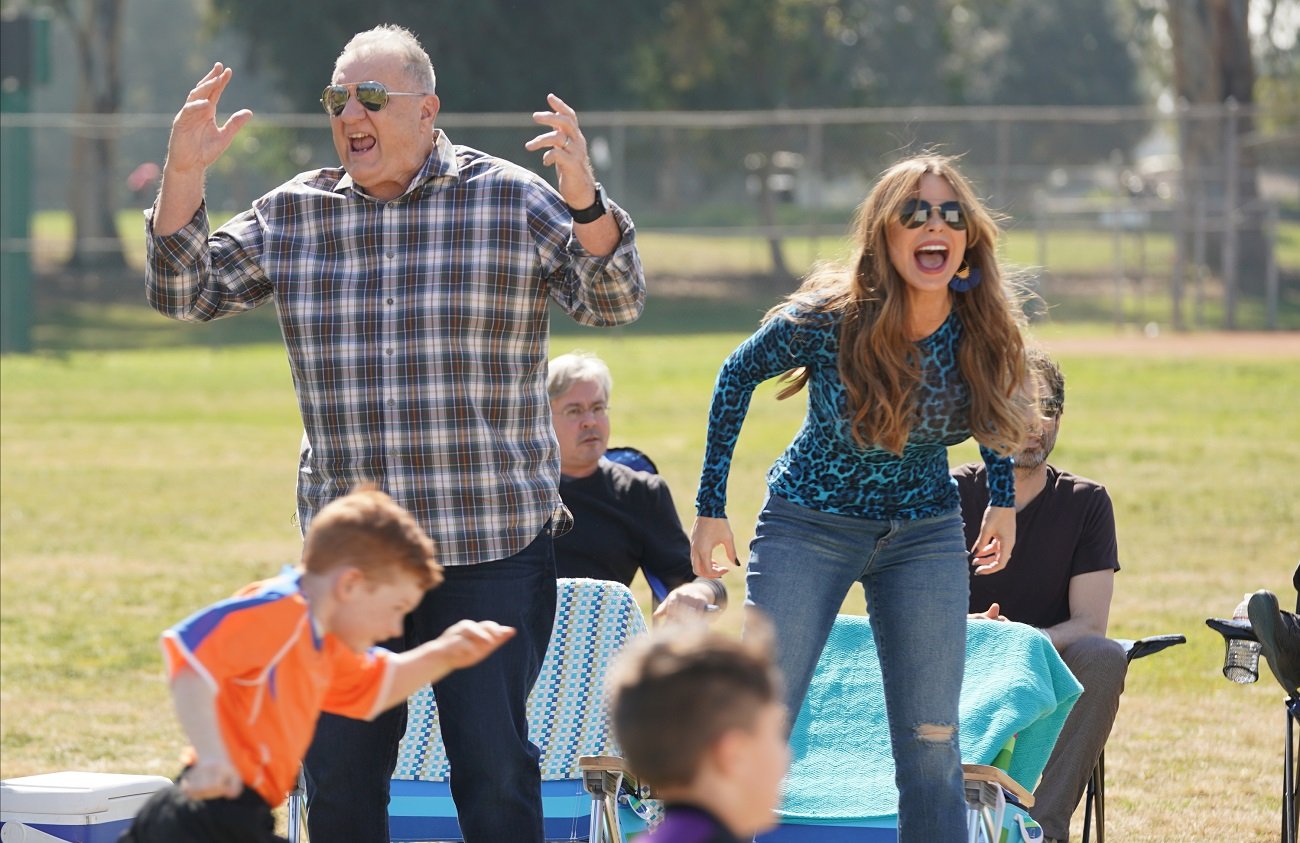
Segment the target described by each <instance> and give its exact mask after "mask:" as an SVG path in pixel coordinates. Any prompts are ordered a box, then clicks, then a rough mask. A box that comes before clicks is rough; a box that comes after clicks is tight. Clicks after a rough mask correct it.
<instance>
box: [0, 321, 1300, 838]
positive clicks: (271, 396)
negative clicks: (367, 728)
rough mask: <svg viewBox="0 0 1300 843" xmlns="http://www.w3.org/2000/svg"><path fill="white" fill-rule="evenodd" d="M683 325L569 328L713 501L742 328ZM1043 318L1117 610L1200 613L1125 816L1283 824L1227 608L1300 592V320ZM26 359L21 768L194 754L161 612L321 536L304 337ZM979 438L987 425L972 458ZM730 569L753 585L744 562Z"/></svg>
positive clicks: (756, 485) (1158, 626)
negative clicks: (1105, 505) (1111, 507)
mask: <svg viewBox="0 0 1300 843" xmlns="http://www.w3.org/2000/svg"><path fill="white" fill-rule="evenodd" d="M725 306H726V303H725V302H724V303H722V304H721V305H719V307H720V310H719V311H718V315H719V316H721V315H723V313H724V310H723V309H722V308H725ZM731 315H733V316H734V314H731ZM154 318H155V319H156V320H157V322H156V323H155V324H157V325H163V324H165V323H163V322H162V320H161V318H160V317H154ZM746 320H747V321H748V322H749V323H750V324H752V321H753V320H752V316H747V317H746ZM237 322H239V320H233V321H232V322H231V323H230V324H232V325H233V324H234V323H237ZM671 322H672V319H671V317H669V316H668V315H667V314H665V315H664V318H663V322H662V324H663V329H662V330H657V329H655V328H654V324H656V323H652V324H650V325H647V326H646V327H645V328H643V329H641V330H631V329H629V330H623V331H618V332H599V331H580V332H575V331H568V330H566V331H565V332H564V333H563V334H562V335H558V336H557V337H555V339H554V342H553V351H554V352H555V353H559V352H561V351H566V350H569V349H571V348H574V347H581V348H586V349H589V350H592V351H596V352H598V353H600V354H601V355H602V356H604V357H605V359H607V360H608V361H609V362H610V364H611V367H612V369H613V373H614V377H615V394H614V397H613V402H612V403H613V423H614V437H613V439H614V442H615V443H616V444H617V443H628V444H636V445H637V446H639V447H641V448H643V449H645V450H647V451H648V452H650V453H651V454H652V455H653V456H654V458H655V459H656V461H657V462H658V464H659V465H660V467H661V469H662V471H663V473H664V475H665V476H666V478H667V479H668V481H669V482H670V484H671V486H672V488H673V489H674V490H676V494H677V504H678V507H679V509H680V510H681V512H682V516H683V519H684V520H685V521H686V522H687V523H689V518H690V512H691V499H692V497H693V492H694V487H695V480H696V475H697V472H698V468H699V460H700V454H701V443H702V441H703V436H704V419H705V416H706V411H707V404H708V400H709V393H710V387H711V384H712V380H713V377H714V375H715V373H716V369H717V366H718V364H719V362H720V361H721V360H722V358H723V357H724V356H725V355H726V353H727V352H728V351H729V350H730V349H731V348H732V347H734V345H735V344H736V342H737V341H738V340H739V339H740V338H741V336H742V335H741V334H738V333H735V332H732V331H727V332H721V333H680V332H674V331H672V330H671V327H672V325H671ZM145 327H147V326H146V325H145V324H144V323H143V322H142V324H141V328H142V329H144V328H145ZM191 330H196V331H201V330H204V329H191ZM1042 333H1043V337H1044V340H1045V341H1046V343H1047V344H1048V346H1049V348H1055V349H1057V350H1058V356H1059V357H1060V359H1061V361H1062V363H1063V365H1064V368H1065V371H1066V374H1067V377H1068V379H1069V396H1070V397H1069V406H1068V412H1067V414H1066V416H1065V422H1064V429H1063V431H1062V434H1061V441H1060V445H1059V448H1058V451H1057V454H1056V457H1055V459H1054V462H1057V463H1058V464H1060V465H1063V466H1067V467H1069V468H1070V469H1072V470H1074V471H1076V472H1078V473H1081V474H1085V475H1088V476H1091V477H1094V478H1097V479H1099V480H1103V481H1105V482H1106V483H1107V485H1108V486H1109V488H1110V490H1111V493H1112V495H1113V497H1114V500H1115V504H1116V513H1117V519H1118V526H1119V533H1120V542H1121V555H1122V559H1123V562H1124V571H1123V573H1122V574H1121V575H1120V576H1119V579H1118V584H1117V594H1116V598H1115V608H1114V611H1113V613H1112V627H1111V634H1112V635H1116V636H1121V637H1138V636H1142V635H1147V634H1155V633H1164V632H1182V633H1184V634H1186V635H1187V637H1188V644H1187V645H1186V646H1183V647H1178V648H1175V649H1173V650H1170V651H1168V652H1166V653H1164V654H1161V655H1160V656H1157V657H1155V658H1152V659H1149V660H1147V661H1145V662H1140V663H1138V664H1136V665H1135V666H1134V668H1133V671H1132V673H1131V674H1130V677H1129V681H1128V687H1127V690H1126V693H1125V697H1124V702H1123V705H1122V708H1121V711H1120V717H1119V722H1118V723H1117V725H1116V728H1115V733H1114V735H1113V737H1112V738H1111V741H1110V744H1109V746H1108V749H1107V766H1108V775H1107V783H1108V791H1109V798H1108V804H1109V812H1108V813H1109V823H1108V830H1109V832H1110V834H1111V836H1112V838H1113V839H1116V840H1125V841H1133V842H1134V843H1157V841H1159V842H1160V843H1163V841H1171V840H1205V841H1218V840H1229V839H1231V840H1236V841H1256V842H1257V843H1262V841H1267V840H1275V839H1277V828H1278V793H1279V791H1280V782H1281V775H1280V774H1281V764H1282V751H1281V738H1282V728H1283V720H1282V711H1281V706H1280V705H1279V703H1280V701H1281V691H1280V689H1278V687H1277V686H1276V684H1275V683H1274V682H1273V681H1272V679H1271V676H1270V675H1269V674H1267V672H1265V674H1264V676H1263V678H1262V680H1261V681H1260V682H1259V683H1258V684H1257V685H1253V686H1245V687H1239V686H1234V685H1232V684H1230V683H1229V682H1227V681H1226V680H1225V679H1224V678H1223V677H1222V675H1220V673H1219V666H1220V665H1221V663H1222V656H1223V652H1222V645H1221V643H1220V640H1219V638H1218V636H1217V635H1216V634H1214V633H1212V632H1210V631H1209V630H1208V629H1206V627H1205V626H1204V623H1203V621H1204V618H1206V617H1208V616H1222V615H1225V614H1226V613H1229V612H1231V610H1232V607H1233V606H1234V605H1235V604H1236V602H1237V601H1238V600H1239V599H1240V597H1241V594H1242V593H1243V592H1245V591H1253V590H1254V589H1256V588H1260V587H1268V588H1271V589H1273V590H1274V591H1276V592H1277V593H1278V594H1279V595H1280V596H1281V597H1282V602H1283V603H1284V604H1287V603H1289V602H1290V601H1291V599H1292V598H1293V596H1294V595H1293V592H1292V591H1291V590H1290V587H1289V580H1290V572H1291V570H1292V569H1293V568H1294V567H1295V565H1296V564H1297V562H1298V561H1300V478H1298V477H1297V474H1296V471H1297V467H1300V426H1297V424H1296V419H1297V418H1300V380H1298V379H1297V371H1300V343H1298V342H1297V341H1296V337H1295V336H1293V335H1291V336H1288V335H1282V336H1278V335H1275V336H1273V337H1271V338H1265V339H1263V340H1260V341H1258V342H1257V343H1255V344H1253V345H1248V344H1244V343H1241V344H1237V345H1234V343H1233V341H1232V340H1231V339H1229V340H1227V341H1222V340H1218V339H1212V338H1209V337H1200V338H1197V337H1192V338H1190V339H1188V338H1183V339H1182V340H1179V339H1177V338H1175V339H1169V338H1165V337H1162V338H1161V339H1159V340H1155V341H1151V342H1149V343H1140V342H1139V343H1137V344H1136V345H1135V342H1137V341H1133V340H1126V341H1124V342H1117V341H1116V339H1115V338H1114V335H1113V331H1108V330H1106V329H1102V330H1089V329H1066V328H1045V329H1042ZM271 339H272V340H273V339H274V337H273V336H272V337H271ZM0 369H2V374H3V377H2V379H0V384H2V389H0V544H2V546H3V565H2V566H0V707H2V711H0V750H2V751H0V776H2V777H5V778H8V777H12V776H17V775H24V774H30V773H36V772H44V771H52V770H59V769H80V770H102V771H111V772H138V773H155V774H162V775H168V774H172V773H174V772H175V768H176V764H177V761H176V756H177V752H178V750H179V747H180V744H181V734H180V731H179V729H178V727H177V726H176V725H175V721H174V718H173V716H172V714H171V711H170V708H169V704H168V702H167V696H166V690H165V687H164V684H163V680H162V672H161V661H160V657H159V651H158V646H157V635H158V633H159V631H160V630H161V629H163V628H164V627H165V626H167V625H169V624H171V623H173V622H175V621H176V620H178V619H180V618H181V617H183V616H185V615H186V614H188V613H189V612H190V611H191V610H193V609H194V608H197V607H199V606H200V605H203V604H205V603H208V602H210V601H213V600H216V599H218V598H220V597H223V596H225V595H226V594H228V593H229V592H230V591H231V590H232V589H234V588H235V587H237V586H239V585H241V584H243V583H244V582H246V581H248V580H251V579H253V578H258V577H262V576H265V575H268V574H272V573H274V572H275V571H276V570H277V569H278V568H279V566H281V565H282V564H285V563H290V562H293V561H294V559H295V557H296V554H297V550H298V545H299V540H298V535H297V530H296V527H295V526H294V525H293V524H292V523H291V521H290V515H291V512H292V511H293V507H294V496H293V483H294V465H295V458H296V454H297V448H298V437H299V431H300V427H299V422H298V419H297V410H296V406H295V403H294V398H293V390H292V386H291V384H290V380H289V375H288V369H287V366H286V364H285V361H284V357H283V352H282V350H281V349H280V348H279V347H278V345H276V344H274V343H273V342H269V343H265V344H253V345H223V344H212V345H206V344H204V343H202V342H200V344H199V345H196V346H191V347H185V348H168V349H158V348H146V349H139V350H126V351H114V352H105V353H86V352H75V351H67V352H64V353H61V354H58V355H45V356H28V357H14V356H9V357H4V358H2V359H0ZM771 395H772V391H771V389H770V388H768V387H764V388H763V389H761V390H760V394H759V395H758V396H757V397H756V399H755V401H754V405H753V410H752V411H751V414H750V418H749V420H748V422H747V424H746V427H745V430H744V433H743V435H742V439H741V442H740V446H739V449H738V453H737V460H736V464H735V469H734V471H733V475H732V482H731V487H730V488H731V503H730V511H731V513H732V525H733V528H734V529H735V531H736V534H737V540H738V542H739V543H741V546H743V543H745V542H747V541H748V538H749V536H750V534H751V530H752V522H753V517H754V514H755V513H756V512H757V509H758V506H759V503H760V499H761V495H762V487H763V479H762V478H763V474H764V472H765V470H766V468H767V465H768V464H769V463H770V462H771V460H772V459H773V457H774V456H775V455H776V454H777V453H778V452H779V451H780V449H781V448H782V447H783V446H784V444H785V443H786V442H787V441H788V440H789V438H790V437H791V435H792V434H793V432H794V430H795V428H796V427H797V425H798V421H799V416H800V412H801V406H800V404H801V402H800V401H791V402H781V403H778V402H776V401H774V400H772V398H771ZM974 453H975V452H974V449H973V447H971V446H970V445H969V444H967V445H964V446H962V447H961V448H959V449H957V450H956V451H954V454H953V459H954V461H964V460H966V459H971V458H973V457H974ZM729 580H730V582H729V588H730V590H731V593H732V596H733V600H734V601H735V602H736V603H737V604H738V603H739V601H740V599H741V595H742V593H743V582H742V581H741V580H740V578H739V577H738V576H736V575H732V576H731V577H730V578H729ZM846 610H848V611H857V612H860V611H861V610H862V605H861V598H860V597H859V596H857V595H854V596H852V597H851V598H850V599H849V600H848V601H847V602H846ZM737 620H738V618H737V614H736V613H734V612H728V613H727V614H726V615H725V616H724V617H723V619H722V620H721V623H723V624H724V625H726V627H727V628H728V629H733V630H734V629H735V628H736V622H737ZM1076 833H1077V829H1076Z"/></svg>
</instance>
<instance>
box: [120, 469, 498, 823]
mask: <svg viewBox="0 0 1300 843" xmlns="http://www.w3.org/2000/svg"><path fill="white" fill-rule="evenodd" d="M441 581H442V566H440V565H439V564H438V563H437V561H436V560H435V558H434V547H433V542H432V541H431V540H430V539H429V537H428V536H427V535H425V533H424V531H423V530H422V529H421V528H420V526H419V525H418V524H417V523H416V521H415V519H414V517H412V516H411V514H410V513H408V512H407V511H406V510H404V509H403V508H402V507H401V506H399V505H398V504H397V503H396V502H395V501H393V499H392V498H390V497H389V496H388V495H386V494H384V493H383V492H381V491H379V490H378V489H377V488H375V487H374V486H365V487H362V488H360V489H358V490H356V491H353V492H352V493H351V494H348V495H346V496H344V497H341V498H339V499H337V500H335V501H334V502H333V503H330V504H329V505H328V506H326V507H324V508H323V509H321V511H320V512H319V513H318V514H317V516H316V518H315V519H314V520H313V521H312V524H311V528H310V529H309V530H308V532H307V536H306V539H305V542H304V545H303V554H302V564H301V565H300V566H299V567H298V568H296V569H286V570H285V571H284V572H283V573H281V575H280V576H278V577H276V578H274V579H270V580H265V581H262V582H258V583H253V584H252V585H250V586H248V587H246V588H244V589H242V590H241V591H239V592H238V593H237V594H236V595H235V596H234V597H232V598H230V599H228V600H224V601H222V602H220V603H216V604H214V605H213V606H210V607H208V608H207V609H204V610H202V611H200V612H198V613H197V614H195V615H193V616H191V617H190V618H188V619H186V620H184V621H182V622H181V623H179V624H177V625H176V626H174V627H172V628H171V629H169V630H167V631H166V632H165V633H163V636H162V644H163V654H164V658H165V660H166V664H167V672H168V675H169V677H170V679H171V691H172V698H173V701H174V702H175V705H176V713H177V716H178V718H179V719H180V722H181V726H182V727H183V728H184V730H185V733H186V736H187V737H188V738H189V739H190V741H191V743H192V746H191V747H190V748H189V749H188V750H186V752H185V754H184V756H183V760H184V762H185V765H186V766H185V770H184V771H183V772H182V773H181V776H180V778H179V779H178V780H177V783H176V784H175V785H173V786H172V787H169V788H164V789H163V790H161V791H159V792H158V793H156V794H155V795H154V796H153V797H152V798H151V799H150V800H149V801H148V802H147V803H146V804H145V805H144V807H143V808H142V809H141V811H140V813H139V815H138V816H137V817H136V818H135V821H134V822H133V824H132V826H131V828H130V829H128V830H127V831H126V832H124V833H123V835H122V838H121V841H120V843H190V841H194V843H200V841H202V842H203V843H209V841H211V843H217V841H220V843H236V842H237V841H249V843H253V842H254V841H256V843H269V841H279V840H283V838H280V837H278V836H276V835H275V831H274V827H275V823H274V819H273V818H272V815H271V809H272V808H273V807H275V806H277V805H279V804H280V803H281V802H283V801H284V799H285V796H286V794H287V793H288V792H289V791H290V789H292V787H293V785H294V783H295V781H296V780H297V776H298V767H299V765H300V764H301V762H302V758H303V755H304V754H305V753H306V751H307V746H308V745H309V744H310V743H311V739H312V734H313V732H314V731H315V728H316V719H317V717H318V716H319V715H320V713H321V711H330V712H334V713H336V714H342V715H345V716H348V717H355V718H358V719H371V718H373V717H375V716H376V715H377V714H379V713H380V712H382V711H385V710H387V709H389V708H391V707H393V706H395V705H398V704H399V703H402V702H404V701H405V700H406V698H407V697H408V696H410V695H411V694H413V693H414V692H415V691H416V690H418V689H419V688H421V687H423V686H424V685H426V684H429V683H431V682H437V681H438V680H439V679H441V678H442V677H444V676H446V675H447V674H449V673H451V672H452V671H453V670H456V669H458V668H463V667H469V666H470V665H473V664H477V663H478V662H480V661H482V660H483V659H485V658H487V656H488V655H490V654H491V653H492V652H493V651H494V650H496V649H497V647H499V646H500V645H501V644H503V643H505V641H507V640H508V639H509V638H510V637H511V636H512V635H513V634H514V630H513V629H511V628H510V627H506V626H501V625H499V624H496V623H493V622H491V621H484V622H476V621H461V622H459V623H457V624H455V625H453V626H452V627H450V628H449V629H447V631H446V632H444V633H443V634H442V635H440V636H439V637H438V638H436V639H434V640H432V641H429V642H427V643H425V644H423V645H421V646H419V647H416V648H414V649H412V650H408V651H406V652H404V653H391V652H388V651H387V650H384V649H382V648H378V647H375V646H374V645H375V643H376V642H378V641H384V640H387V639H390V638H395V637H397V636H400V635H401V633H402V619H403V618H404V617H405V615H406V614H407V612H409V611H411V610H412V609H414V608H415V607H416V605H417V604H419V602H420V601H421V599H422V598H423V597H424V593H425V592H426V591H427V590H428V589H430V588H433V587H434V586H436V585H438V583H440V582H441Z"/></svg>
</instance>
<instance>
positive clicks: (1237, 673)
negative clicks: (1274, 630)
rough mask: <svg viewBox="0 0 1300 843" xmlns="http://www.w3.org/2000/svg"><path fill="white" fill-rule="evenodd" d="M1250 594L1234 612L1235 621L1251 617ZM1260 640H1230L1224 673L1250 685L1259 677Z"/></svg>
mask: <svg viewBox="0 0 1300 843" xmlns="http://www.w3.org/2000/svg"><path fill="white" fill-rule="evenodd" d="M1249 604H1250V595H1249V594H1246V595H1243V596H1242V598H1241V602H1240V603H1238V604H1237V609H1236V611H1234V612H1233V613H1232V619H1233V620H1234V621H1239V620H1246V619H1248V618H1249V617H1250V615H1249V614H1248V613H1247V606H1248V605H1249ZM1259 650H1260V647H1259V642H1258V641H1247V640H1245V639H1243V638H1233V639H1232V640H1230V641H1229V642H1228V654H1227V655H1226V656H1224V659H1223V675H1224V676H1226V677H1228V678H1229V679H1231V680H1232V681H1233V682H1236V683H1238V684H1241V685H1249V684H1250V683H1251V682H1254V681H1256V680H1258V679H1259Z"/></svg>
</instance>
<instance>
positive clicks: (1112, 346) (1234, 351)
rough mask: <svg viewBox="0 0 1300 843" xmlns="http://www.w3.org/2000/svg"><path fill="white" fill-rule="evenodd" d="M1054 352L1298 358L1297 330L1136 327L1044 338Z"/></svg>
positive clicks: (1299, 348)
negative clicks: (1151, 332) (1151, 331)
mask: <svg viewBox="0 0 1300 843" xmlns="http://www.w3.org/2000/svg"><path fill="white" fill-rule="evenodd" d="M1043 345H1044V346H1046V347H1047V350H1048V351H1050V352H1052V353H1053V354H1117V355H1125V354H1132V355H1137V354H1142V355H1148V356H1150V355H1159V356H1163V357H1206V356H1209V357H1230V356H1234V355H1240V356H1242V357H1263V356H1271V357H1281V358H1285V359H1300V331H1231V332H1230V331H1205V332H1182V333H1173V332H1161V333H1159V334H1157V335H1155V336H1148V335H1146V334H1143V333H1141V332H1139V331H1132V332H1125V333H1116V334H1115V336H1112V337H1072V338H1069V339H1044V340H1043Z"/></svg>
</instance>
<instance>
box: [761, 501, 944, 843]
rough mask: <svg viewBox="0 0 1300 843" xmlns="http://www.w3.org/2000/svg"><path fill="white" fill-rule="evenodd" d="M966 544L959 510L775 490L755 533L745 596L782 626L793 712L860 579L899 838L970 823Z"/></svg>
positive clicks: (782, 661) (779, 640)
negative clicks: (884, 511)
mask: <svg viewBox="0 0 1300 843" xmlns="http://www.w3.org/2000/svg"><path fill="white" fill-rule="evenodd" d="M964 545H965V540H964V538H963V535H962V522H961V514H960V513H959V512H957V511H953V512H952V513H949V514H945V515H939V516H935V517H932V518H923V519H917V520H914V521H873V520H869V519H864V518H855V517H852V516H845V515H833V514H829V513H824V512H818V511H816V510H811V509H807V508H805V507H801V506H797V505H795V504H793V503H790V502H789V501H787V500H785V499H784V498H780V497H778V496H776V495H771V494H769V495H768V498H767V501H766V503H765V504H764V506H763V511H762V512H761V513H760V514H759V517H758V525H757V527H756V528H755V535H754V541H753V543H751V545H750V557H749V569H748V572H747V574H746V577H745V588H746V596H745V604H746V605H747V606H755V607H757V608H758V609H760V610H762V612H763V613H764V614H766V615H767V617H768V619H769V620H770V621H771V622H772V624H773V626H774V628H775V633H776V650H777V664H778V666H779V667H780V668H781V672H782V674H783V675H784V677H785V682H786V701H787V705H788V706H789V710H790V718H791V721H792V722H793V720H794V718H795V716H796V715H797V714H798V711H799V707H800V706H801V705H802V703H803V698H804V695H805V694H806V693H807V691H808V684H809V682H810V681H811V679H812V674H813V671H814V670H815V669H816V667H817V660H818V658H819V657H820V656H821V651H822V647H823V646H824V645H825V643H826V638H827V636H828V635H829V634H830V629H831V625H832V624H833V623H834V621H835V616H836V614H837V613H838V612H839V609H840V604H841V603H842V602H843V600H844V597H845V595H847V594H848V591H849V589H850V588H851V587H852V585H853V583H855V582H860V583H862V587H863V589H864V591H865V593H866V600H867V609H868V612H869V613H870V619H871V631H872V635H873V636H874V638H875V643H876V651H877V653H878V654H879V658H880V670H881V675H882V677H883V679H884V690H885V708H886V713H887V715H888V718H889V732H890V742H891V744H892V747H891V748H892V750H893V755H894V766H895V769H896V773H895V780H896V782H897V785H898V792H899V809H898V815H899V821H898V839H899V841H900V843H912V841H916V842H917V843H919V842H920V841H926V843H933V841H959V840H964V839H965V835H966V817H965V796H964V794H963V787H962V774H961V753H960V751H959V745H958V732H957V703H958V699H959V697H960V696H961V682H962V670H963V668H964V666H965V660H966V611H967V602H968V600H969V591H970V588H969V579H968V578H969V574H968V572H967V557H966V548H965V546H964Z"/></svg>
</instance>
